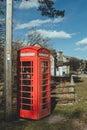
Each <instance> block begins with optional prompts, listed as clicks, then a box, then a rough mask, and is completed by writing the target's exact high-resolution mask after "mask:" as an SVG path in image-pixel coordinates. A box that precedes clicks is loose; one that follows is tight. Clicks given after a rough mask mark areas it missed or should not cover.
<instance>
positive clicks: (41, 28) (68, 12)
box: [13, 0, 87, 60]
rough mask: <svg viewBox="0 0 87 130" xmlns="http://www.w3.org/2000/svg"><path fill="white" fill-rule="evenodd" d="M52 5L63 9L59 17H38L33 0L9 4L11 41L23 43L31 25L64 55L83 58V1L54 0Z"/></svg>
mask: <svg viewBox="0 0 87 130" xmlns="http://www.w3.org/2000/svg"><path fill="white" fill-rule="evenodd" d="M54 3H55V4H54V7H55V8H56V9H59V10H65V16H64V17H63V18H61V17H58V18H49V17H46V16H42V15H41V12H40V11H38V10H37V8H38V2H37V0H29V1H27V2H25V1H24V0H22V2H14V3H13V40H21V41H23V42H27V40H28V33H29V30H31V29H32V28H34V29H35V30H36V31H37V32H39V33H40V34H41V35H42V36H43V37H44V38H49V39H50V40H49V44H50V45H51V46H52V48H53V49H55V50H56V52H58V51H59V50H62V51H63V53H64V55H66V56H71V57H76V58H80V59H85V60H87V0H54Z"/></svg>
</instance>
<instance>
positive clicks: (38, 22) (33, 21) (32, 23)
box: [15, 17, 63, 29]
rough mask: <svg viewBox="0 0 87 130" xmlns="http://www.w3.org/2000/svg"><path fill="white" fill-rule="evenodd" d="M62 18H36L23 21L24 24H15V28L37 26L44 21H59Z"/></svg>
mask: <svg viewBox="0 0 87 130" xmlns="http://www.w3.org/2000/svg"><path fill="white" fill-rule="evenodd" d="M62 20H63V18H60V17H59V18H56V19H54V20H52V19H46V20H40V19H36V20H32V21H30V22H28V23H24V24H17V25H16V27H15V29H25V28H32V27H37V26H41V25H42V24H46V23H59V22H61V21H62Z"/></svg>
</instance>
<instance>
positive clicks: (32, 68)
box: [19, 46, 51, 120]
mask: <svg viewBox="0 0 87 130" xmlns="http://www.w3.org/2000/svg"><path fill="white" fill-rule="evenodd" d="M19 87H20V103H19V104H20V108H19V112H20V117H22V118H29V119H36V120H37V119H40V118H42V117H45V116H47V115H49V114H50V109H51V108H50V52H49V51H48V50H47V49H45V48H41V47H37V46H30V47H26V48H22V49H21V50H20V56H19Z"/></svg>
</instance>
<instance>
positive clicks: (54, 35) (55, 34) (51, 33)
mask: <svg viewBox="0 0 87 130" xmlns="http://www.w3.org/2000/svg"><path fill="white" fill-rule="evenodd" d="M36 32H37V33H39V34H41V36H42V37H44V38H46V37H47V38H51V39H53V38H63V39H66V38H71V35H70V34H68V33H66V32H64V31H59V32H58V31H55V30H53V31H52V30H41V29H39V30H36Z"/></svg>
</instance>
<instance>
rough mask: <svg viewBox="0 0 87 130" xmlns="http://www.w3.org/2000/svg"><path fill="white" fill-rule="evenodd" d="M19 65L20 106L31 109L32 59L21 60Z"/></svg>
mask: <svg viewBox="0 0 87 130" xmlns="http://www.w3.org/2000/svg"><path fill="white" fill-rule="evenodd" d="M20 65H21V66H20V96H21V97H20V107H21V109H25V110H33V78H32V76H33V61H28V62H26V61H23V62H21V64H20Z"/></svg>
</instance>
